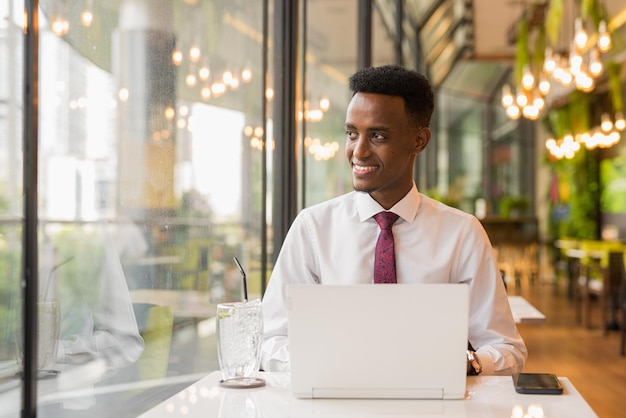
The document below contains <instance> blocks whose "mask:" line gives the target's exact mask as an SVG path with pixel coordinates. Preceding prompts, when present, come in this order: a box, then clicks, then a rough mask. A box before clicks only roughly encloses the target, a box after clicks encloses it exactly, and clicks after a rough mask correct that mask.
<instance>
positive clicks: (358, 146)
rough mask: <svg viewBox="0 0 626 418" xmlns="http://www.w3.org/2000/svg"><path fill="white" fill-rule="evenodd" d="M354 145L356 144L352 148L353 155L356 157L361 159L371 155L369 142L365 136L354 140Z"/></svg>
mask: <svg viewBox="0 0 626 418" xmlns="http://www.w3.org/2000/svg"><path fill="white" fill-rule="evenodd" d="M353 145H354V148H353V149H352V155H353V156H354V157H355V158H357V159H359V160H360V159H362V158H366V157H369V155H370V147H369V142H368V141H367V140H366V139H365V138H363V137H360V138H359V139H357V140H356V141H355V142H354V144H353Z"/></svg>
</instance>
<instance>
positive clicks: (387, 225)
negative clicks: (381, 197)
mask: <svg viewBox="0 0 626 418" xmlns="http://www.w3.org/2000/svg"><path fill="white" fill-rule="evenodd" d="M374 219H376V222H378V226H380V229H383V230H386V229H391V226H392V225H393V224H394V222H395V221H397V220H398V215H396V214H395V213H393V212H378V213H377V214H376V215H374Z"/></svg>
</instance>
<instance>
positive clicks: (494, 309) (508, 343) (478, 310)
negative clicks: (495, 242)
mask: <svg viewBox="0 0 626 418" xmlns="http://www.w3.org/2000/svg"><path fill="white" fill-rule="evenodd" d="M456 268H457V271H458V275H459V277H462V278H463V281H467V282H468V283H469V286H470V315H469V341H470V343H471V345H472V346H473V347H474V349H475V350H476V355H477V356H478V359H479V360H480V362H481V365H482V368H483V374H487V375H510V374H512V373H515V372H519V371H521V370H522V367H523V365H524V363H525V361H526V358H527V355H528V353H527V349H526V345H525V344H524V341H523V339H522V337H521V336H520V334H519V332H518V330H517V326H516V324H515V321H514V319H513V315H512V314H511V307H510V304H509V301H508V298H507V293H506V289H505V287H504V282H503V280H502V277H501V275H500V271H499V269H498V266H497V263H496V260H495V257H494V254H493V250H492V247H491V244H490V242H489V239H488V237H487V234H486V232H485V231H484V229H483V228H482V225H480V223H479V221H478V220H477V219H475V218H472V222H470V224H469V229H468V235H467V239H465V240H463V244H462V248H461V249H460V257H459V265H458V266H456ZM486 301H492V302H491V303H488V302H486Z"/></svg>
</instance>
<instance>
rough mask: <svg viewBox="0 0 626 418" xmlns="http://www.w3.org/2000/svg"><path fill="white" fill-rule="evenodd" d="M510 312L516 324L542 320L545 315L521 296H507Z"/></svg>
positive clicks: (544, 318)
mask: <svg viewBox="0 0 626 418" xmlns="http://www.w3.org/2000/svg"><path fill="white" fill-rule="evenodd" d="M509 305H511V313H512V314H513V319H514V320H515V322H516V323H517V324H519V323H526V322H544V321H545V320H546V316H545V315H544V314H542V313H541V312H540V311H539V310H538V309H537V308H535V307H534V306H533V305H531V304H530V303H529V302H528V301H527V300H526V299H524V298H523V297H521V296H509Z"/></svg>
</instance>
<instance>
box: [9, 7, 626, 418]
mask: <svg viewBox="0 0 626 418" xmlns="http://www.w3.org/2000/svg"><path fill="white" fill-rule="evenodd" d="M37 5H39V9H38V18H39V20H38V26H35V25H34V24H33V21H32V20H27V19H26V20H25V10H27V11H28V10H32V7H34V6H37ZM581 5H582V6H583V7H581ZM28 15H29V14H28V13H27V14H26V17H29V16H28ZM30 16H32V14H30ZM601 21H602V22H604V26H602V25H601V24H600V22H601ZM25 22H26V23H27V22H31V24H33V26H31V27H28V28H25ZM576 22H580V24H577V23H576ZM625 22H626V8H625V7H624V5H623V2H621V1H619V0H610V1H603V2H600V1H582V2H576V1H572V0H553V1H550V2H542V1H538V2H534V1H516V2H500V1H496V2H492V1H489V0H475V1H470V0H429V1H418V0H404V1H402V0H372V1H369V0H300V1H289V0H273V1H272V0H265V1H261V0H258V1H252V2H251V1H245V0H41V1H39V2H37V1H34V0H25V1H24V0H9V1H8V2H6V1H5V2H1V3H0V378H1V379H2V380H1V381H2V384H0V388H2V390H3V391H5V393H6V392H10V391H16V390H17V391H18V392H19V393H20V394H23V397H22V398H23V399H24V400H23V401H21V400H20V399H17V398H16V399H17V400H15V402H16V403H17V402H24V404H25V405H24V408H25V410H26V411H30V410H34V409H38V410H39V413H40V414H41V415H45V414H46V411H48V410H52V409H53V408H61V407H59V403H58V402H57V401H58V400H59V399H62V400H63V399H65V401H66V402H65V403H64V404H63V405H65V406H63V407H62V409H64V413H67V414H70V413H71V412H72V411H73V412H74V413H79V412H81V411H83V412H84V410H85V409H87V410H89V411H90V413H92V414H94V416H100V415H101V416H113V415H114V414H117V415H118V416H134V415H135V414H137V413H139V412H141V411H142V410H145V409H147V408H148V407H150V406H151V405H154V404H156V403H158V402H160V401H161V400H163V399H165V398H167V397H168V396H170V395H171V394H173V393H175V392H176V391H177V390H179V389H180V387H182V386H185V385H187V384H189V383H190V382H192V381H194V379H197V378H198V376H201V375H203V374H205V373H206V372H207V371H211V370H216V369H217V368H218V365H217V359H216V354H215V324H214V321H213V315H214V313H215V306H216V304H217V303H218V302H220V301H226V300H239V299H241V298H242V278H241V275H240V273H239V271H238V270H237V267H236V265H235V263H234V262H233V257H235V256H236V257H238V259H239V260H240V261H241V262H242V264H243V266H244V268H245V270H246V273H247V278H248V285H249V292H250V293H251V297H260V295H261V294H262V289H264V287H265V286H266V284H267V280H268V278H269V274H270V272H271V268H272V261H273V258H274V257H275V256H276V254H277V251H278V249H279V248H280V245H281V242H282V239H283V237H284V234H285V233H286V231H287V229H288V227H289V224H290V222H291V221H292V220H293V218H294V217H295V215H296V214H297V212H298V210H300V209H301V208H303V207H306V206H309V205H312V204H315V203H317V202H320V201H322V200H325V199H327V198H330V197H333V196H337V195H339V194H341V193H345V192H348V191H350V190H351V188H352V186H351V176H350V173H349V170H348V165H347V162H346V158H345V156H344V153H343V150H342V148H343V141H344V132H343V131H342V126H343V121H344V116H345V108H346V105H347V104H348V102H349V100H350V92H349V89H348V87H347V80H348V77H349V75H350V74H352V73H353V72H354V71H355V70H357V69H358V68H359V67H362V66H369V65H381V64H393V63H396V64H400V65H404V66H407V67H411V68H416V69H418V70H420V71H422V72H424V73H425V74H426V75H427V76H428V77H429V79H430V80H431V81H432V84H433V87H434V88H435V91H436V111H435V115H434V118H433V123H432V126H431V128H432V130H433V140H432V141H431V143H430V145H429V146H428V148H427V150H426V151H425V152H424V153H423V154H422V155H420V156H419V158H418V161H417V163H416V165H417V170H416V172H417V176H416V183H417V185H418V188H419V189H420V190H421V191H422V192H424V193H426V194H428V195H430V196H432V197H435V198H437V199H440V200H442V201H445V202H446V203H448V204H451V205H453V206H456V207H459V208H460V209H462V210H464V211H467V212H470V213H474V214H476V215H477V216H478V217H479V218H481V219H482V220H483V222H484V224H485V226H486V228H487V231H488V232H489V233H490V236H491V238H492V240H493V241H494V244H497V242H496V241H498V240H506V239H509V240H510V239H513V240H522V241H523V240H529V241H531V242H536V243H538V244H541V247H542V248H547V249H551V248H553V246H552V244H553V242H554V241H555V240H558V239H560V238H566V237H568V238H573V239H590V240H594V239H595V240H599V239H601V238H607V239H619V240H625V239H626V152H625V148H626V144H625V143H624V141H623V140H622V141H620V140H619V139H620V138H622V137H623V126H621V125H620V123H621V122H623V111H624V109H623V93H622V91H623V88H622V87H623V85H624V81H625V80H626V76H625V71H624V68H623V67H624V65H623V64H624V62H625V61H626V44H625V39H626V36H625V31H626V30H625V28H626V25H625ZM577 25H578V26H577ZM603 28H604V30H606V31H607V32H608V33H610V39H611V41H612V44H611V48H610V49H608V50H606V51H599V50H598V49H597V48H598V47H599V45H600V43H599V40H600V39H603V38H602V35H603V32H602V29H603ZM581 29H584V30H586V33H587V39H586V41H585V42H583V43H582V44H581V46H576V45H575V44H574V43H573V40H574V38H575V36H576V35H577V34H579V33H580V32H581ZM546 48H550V49H549V50H550V51H552V52H551V54H550V53H546ZM558 54H560V55H559V56H560V57H561V58H560V59H559V60H557V61H558V66H557V67H558V68H559V69H560V70H561V74H563V73H568V74H569V76H570V82H569V84H568V83H567V82H566V81H563V79H562V78H559V80H557V78H556V76H555V74H556V73H557V72H558V71H554V70H551V71H550V70H545V69H544V64H545V62H547V61H548V58H550V57H556V56H557V55H558ZM577 54H578V56H580V57H581V59H582V60H583V64H582V67H583V68H585V69H588V70H587V71H586V72H583V73H584V74H585V75H586V77H587V78H585V77H584V76H580V79H579V78H577V77H576V73H574V72H572V71H573V68H574V67H575V66H576V65H578V67H577V68H579V69H580V68H581V65H580V64H576V63H575V62H574V63H573V64H572V61H574V60H573V59H572V57H575V56H576V55H577ZM592 62H593V63H596V64H597V63H598V62H599V63H601V65H602V67H601V69H600V70H599V72H598V75H597V76H595V75H593V74H592V65H591V64H592ZM594 68H597V66H596V67H594ZM529 74H530V75H532V76H534V81H533V82H532V83H531V82H530V81H529V79H528V76H529ZM589 80H591V81H589ZM546 81H547V82H548V83H549V85H550V91H549V92H545V91H540V90H539V89H540V87H541V86H543V87H541V88H545V87H546V85H545V82H546ZM523 83H528V84H524V86H525V87H521V86H522V84H523ZM542 83H543V84H542ZM590 83H591V85H590ZM509 92H511V94H512V96H511V98H508V95H507V93H509ZM519 92H526V93H525V95H523V96H524V97H520V98H517V97H513V95H516V94H517V93H519ZM524 98H525V99H524ZM507 99H508V100H509V101H508V102H507ZM524 100H526V102H528V103H526V102H524ZM511 101H513V102H514V105H511V103H512V102H511ZM516 112H517V113H516ZM607 121H610V122H611V123H612V124H611V127H610V128H607V129H605V130H604V131H603V130H602V129H603V128H599V129H597V127H600V126H601V124H602V122H605V126H606V122H607ZM611 132H613V133H611ZM605 137H606V138H605ZM593 138H595V139H596V140H597V141H596V142H593ZM615 139H617V140H616V141H615ZM602 140H607V141H608V140H613V141H614V142H613V143H612V144H604V143H600V142H599V141H602ZM547 145H550V147H548V146H547ZM33 215H35V216H34V217H33ZM29 231H31V232H29ZM32 231H34V233H32ZM33 249H34V250H33ZM541 254H542V256H543V257H547V259H548V263H550V262H552V257H553V256H554V254H553V253H552V252H551V251H543V252H541ZM33 262H34V263H35V264H32V263H33ZM25 278H26V280H25ZM33 286H36V287H35V288H34V290H33ZM29 289H30V292H29ZM25 295H26V296H25ZM44 300H56V301H58V304H59V305H58V306H59V310H60V313H59V316H60V318H61V320H60V330H59V333H60V340H61V343H60V347H61V348H62V349H61V351H63V354H59V364H61V365H64V366H67V365H68V364H72V365H80V366H82V367H87V366H89V367H91V368H90V369H89V370H90V373H89V374H88V375H89V376H90V378H91V379H93V380H92V381H87V382H85V381H82V380H81V381H78V382H75V383H74V384H75V386H71V384H70V386H68V387H66V388H64V389H63V390H61V389H59V388H52V389H47V388H46V387H45V386H41V385H39V390H37V383H36V382H37V379H36V375H37V371H36V368H35V366H33V365H32V364H31V363H32V362H33V359H34V358H35V359H36V356H35V357H34V358H33V357H32V355H31V356H30V357H29V356H28V352H27V355H26V357H25V361H26V362H27V363H28V362H29V361H30V363H29V364H30V366H28V367H26V366H25V369H28V371H29V373H31V372H32V369H33V368H35V371H34V372H32V373H34V374H28V373H26V370H24V374H25V375H26V376H27V377H29V376H30V377H31V379H30V380H29V379H26V380H25V381H24V382H22V383H20V381H19V380H16V379H12V377H14V376H15V374H16V373H19V372H20V370H22V363H21V354H20V353H21V352H22V349H21V347H22V346H23V345H25V344H26V341H28V340H29V336H31V337H33V338H34V329H35V328H34V326H33V322H32V321H34V318H35V317H36V315H34V314H32V313H30V314H29V313H26V314H25V313H24V311H23V309H22V307H23V306H36V303H37V302H41V301H44ZM29 318H30V319H29ZM133 319H134V320H136V321H137V325H138V328H137V329H134V328H133V327H132V326H127V325H128V323H131V324H132V322H133ZM24 320H25V321H26V323H27V324H30V326H28V327H27V328H26V332H23V325H22V323H23V321H24ZM29 321H31V322H29ZM129 321H130V322H129ZM40 328H41V327H40ZM137 331H138V332H139V333H140V335H141V337H142V338H143V340H144V342H145V347H144V348H143V349H141V347H139V346H137V339H136V338H135V337H136V335H135V334H136V332H137ZM23 335H24V336H26V339H25V340H24V342H25V344H20V342H21V341H22V336H23ZM39 338H40V339H41V338H43V337H42V336H41V335H40V337H39ZM26 345H27V344H26ZM61 351H60V352H61ZM63 373H64V372H63V371H62V373H61V375H63ZM164 378H167V379H165V380H164ZM40 381H41V380H40ZM165 382H167V384H166V383H165ZM66 383H68V382H66ZM129 388H131V389H132V390H130V391H129V390H128V389H129ZM79 389H80V396H81V398H82V399H83V400H85V399H86V400H87V401H84V402H82V403H76V402H74V403H73V402H72V401H71V399H73V398H72V396H74V395H76V393H77V392H76V391H78V390H79ZM122 393H123V395H122ZM33 394H35V399H34V401H33V402H34V403H32V404H29V401H28V400H29V399H31V397H29V396H32V395H33ZM1 395H2V393H0V405H4V404H3V403H2V402H9V403H11V402H13V401H6V399H4V398H2V396H1ZM3 399H4V400H3ZM111 399H115V402H111V401H110V400H111ZM53 401H55V402H53ZM0 415H2V412H0ZM25 416H27V415H25ZM28 416H29V415H28ZM68 416H69V415H68Z"/></svg>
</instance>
